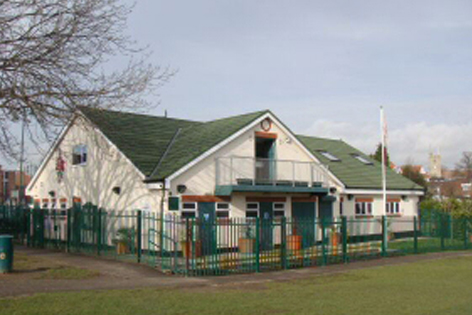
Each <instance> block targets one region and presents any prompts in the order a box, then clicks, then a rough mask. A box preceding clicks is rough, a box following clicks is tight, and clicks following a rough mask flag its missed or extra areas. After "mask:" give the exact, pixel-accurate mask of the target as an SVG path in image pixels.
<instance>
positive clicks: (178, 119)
mask: <svg viewBox="0 0 472 315" xmlns="http://www.w3.org/2000/svg"><path fill="white" fill-rule="evenodd" d="M77 108H78V109H79V110H80V111H81V112H83V111H84V110H85V111H98V112H102V113H113V114H119V115H129V116H139V117H147V118H156V119H169V120H174V121H184V122H191V123H195V124H202V123H204V122H202V121H196V120H190V119H182V118H173V117H167V116H158V115H150V114H144V113H134V112H127V111H121V110H113V109H105V108H97V107H88V106H77Z"/></svg>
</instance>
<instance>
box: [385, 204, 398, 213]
mask: <svg viewBox="0 0 472 315" xmlns="http://www.w3.org/2000/svg"><path fill="white" fill-rule="evenodd" d="M386 211H387V214H390V215H391V214H400V202H398V201H389V202H387V204H386Z"/></svg>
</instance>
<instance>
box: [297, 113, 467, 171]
mask: <svg viewBox="0 0 472 315" xmlns="http://www.w3.org/2000/svg"><path fill="white" fill-rule="evenodd" d="M305 134H309V135H314V136H319V137H327V138H334V139H343V140H345V141H346V142H348V143H349V144H351V145H353V146H354V147H357V148H359V149H360V150H362V151H363V152H365V153H372V152H373V151H374V150H375V147H376V145H377V143H379V142H380V127H379V126H375V125H371V124H367V125H359V124H355V123H346V122H336V121H330V120H317V121H315V122H314V123H313V124H312V125H311V126H310V127H309V128H308V129H307V130H306V131H305ZM388 144H389V152H390V156H391V159H392V160H393V161H394V162H396V163H397V164H404V163H406V162H407V161H409V160H411V161H413V162H414V163H418V164H423V165H425V166H426V167H428V155H429V153H430V152H436V151H439V153H440V154H441V155H442V159H443V164H444V165H446V166H448V167H454V164H455V163H456V162H457V161H458V160H459V159H460V155H461V154H462V152H463V151H467V150H470V149H471V148H472V123H464V124H454V125H452V124H443V123H438V124H431V123H427V122H424V121H423V122H416V123H409V124H406V125H405V126H404V127H402V128H390V129H389V137H388Z"/></svg>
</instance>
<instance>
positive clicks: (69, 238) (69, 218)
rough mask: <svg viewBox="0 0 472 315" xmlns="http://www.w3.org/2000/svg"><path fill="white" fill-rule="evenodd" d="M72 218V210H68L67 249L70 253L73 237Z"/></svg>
mask: <svg viewBox="0 0 472 315" xmlns="http://www.w3.org/2000/svg"><path fill="white" fill-rule="evenodd" d="M71 216H72V208H69V209H67V243H66V248H67V252H68V253H70V241H71V235H72V227H71V222H72V218H71Z"/></svg>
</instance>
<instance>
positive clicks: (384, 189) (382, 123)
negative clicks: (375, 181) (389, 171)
mask: <svg viewBox="0 0 472 315" xmlns="http://www.w3.org/2000/svg"><path fill="white" fill-rule="evenodd" d="M380 129H381V135H382V192H383V207H382V211H383V213H382V215H387V178H386V165H385V160H386V158H387V157H386V156H385V145H386V143H385V131H386V130H385V117H384V111H383V106H380Z"/></svg>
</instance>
